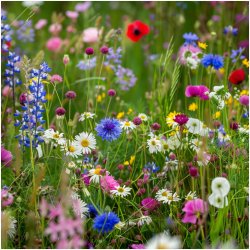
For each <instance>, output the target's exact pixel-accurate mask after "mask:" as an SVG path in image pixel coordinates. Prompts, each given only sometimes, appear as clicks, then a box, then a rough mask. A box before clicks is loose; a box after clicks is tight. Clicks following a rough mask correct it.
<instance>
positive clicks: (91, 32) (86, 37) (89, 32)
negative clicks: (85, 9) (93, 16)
mask: <svg viewBox="0 0 250 250" xmlns="http://www.w3.org/2000/svg"><path fill="white" fill-rule="evenodd" d="M98 39H99V31H98V29H97V28H88V29H85V30H84V31H83V42H85V43H95V42H97V41H98Z"/></svg>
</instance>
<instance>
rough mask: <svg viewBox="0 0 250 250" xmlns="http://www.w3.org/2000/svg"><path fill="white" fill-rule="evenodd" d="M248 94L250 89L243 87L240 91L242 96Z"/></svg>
mask: <svg viewBox="0 0 250 250" xmlns="http://www.w3.org/2000/svg"><path fill="white" fill-rule="evenodd" d="M248 94H249V91H248V90H247V89H243V90H241V92H240V96H242V95H248Z"/></svg>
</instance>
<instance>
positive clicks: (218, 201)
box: [208, 193, 228, 208]
mask: <svg viewBox="0 0 250 250" xmlns="http://www.w3.org/2000/svg"><path fill="white" fill-rule="evenodd" d="M208 201H209V203H210V205H212V206H214V207H217V208H224V207H226V206H227V205H228V199H227V196H221V195H220V194H218V193H212V194H211V195H209V197H208Z"/></svg>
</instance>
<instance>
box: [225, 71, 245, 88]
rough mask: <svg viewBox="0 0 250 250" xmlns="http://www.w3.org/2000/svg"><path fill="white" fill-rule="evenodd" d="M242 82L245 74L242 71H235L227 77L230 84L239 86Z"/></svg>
mask: <svg viewBox="0 0 250 250" xmlns="http://www.w3.org/2000/svg"><path fill="white" fill-rule="evenodd" d="M244 80H245V72H244V70H243V69H236V70H234V71H233V72H232V73H231V74H230V76H229V81H230V82H231V83H232V84H240V83H242V82H243V81H244Z"/></svg>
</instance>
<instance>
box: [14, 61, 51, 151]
mask: <svg viewBox="0 0 250 250" xmlns="http://www.w3.org/2000/svg"><path fill="white" fill-rule="evenodd" d="M50 70H51V69H50V68H49V67H48V65H47V64H46V63H45V62H44V63H42V64H41V65H40V67H39V69H32V70H31V72H30V83H29V86H28V90H27V92H29V94H27V98H26V100H24V102H23V104H24V105H23V106H22V111H23V112H22V113H21V112H19V111H17V112H16V113H15V114H14V116H15V117H17V118H18V117H20V119H17V120H16V122H15V124H14V125H15V126H17V127H19V126H20V134H19V135H17V136H16V137H17V138H19V144H20V145H24V146H25V147H30V146H32V147H37V146H38V144H39V143H41V142H43V139H42V137H41V133H42V132H43V130H44V129H43V127H42V124H43V123H45V120H43V113H44V111H45V110H44V108H43V103H45V102H46V99H45V95H46V91H45V89H44V85H43V81H44V80H46V79H47V76H48V74H47V73H48V72H49V71H50Z"/></svg>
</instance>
